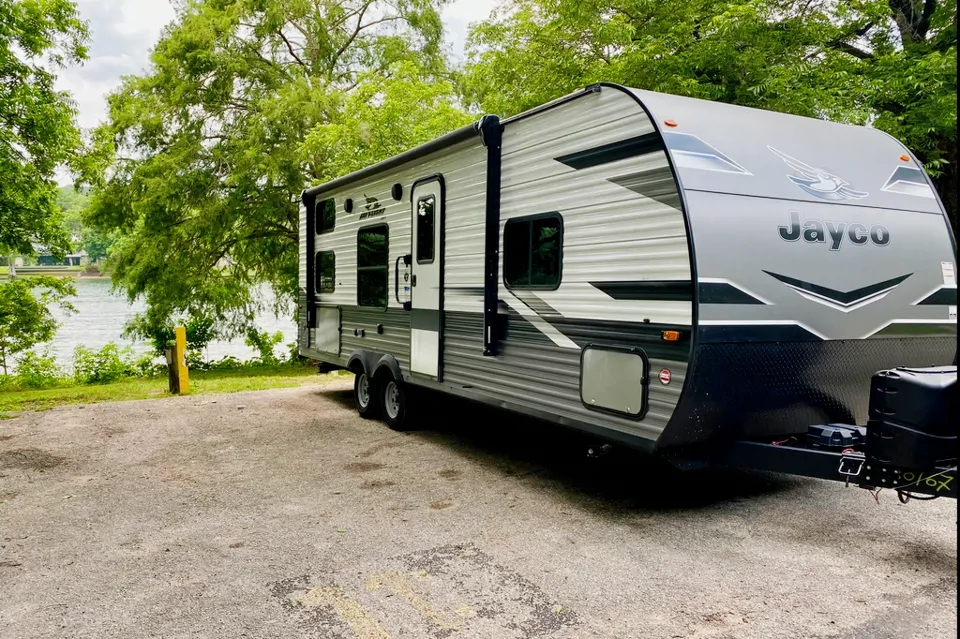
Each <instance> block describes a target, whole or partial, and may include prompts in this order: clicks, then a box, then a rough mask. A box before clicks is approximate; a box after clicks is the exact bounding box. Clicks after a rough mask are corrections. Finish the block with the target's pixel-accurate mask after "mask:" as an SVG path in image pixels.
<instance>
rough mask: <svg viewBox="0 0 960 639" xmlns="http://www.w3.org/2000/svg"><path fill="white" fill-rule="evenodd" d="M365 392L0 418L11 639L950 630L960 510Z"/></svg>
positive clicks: (3, 605) (0, 621)
mask: <svg viewBox="0 0 960 639" xmlns="http://www.w3.org/2000/svg"><path fill="white" fill-rule="evenodd" d="M350 383H351V381H350V380H349V379H347V378H342V379H340V378H335V379H334V382H333V383H332V384H329V385H326V386H323V387H320V386H313V387H303V388H295V389H283V390H272V391H262V392H253V393H240V394H234V395H222V396H204V397H183V398H174V399H164V400H154V401H141V402H123V403H113V404H102V405H95V406H87V407H70V408H60V409H56V410H51V411H48V412H43V413H32V414H25V415H23V416H21V417H18V418H16V419H13V420H7V421H0V637H3V638H4V639H7V638H9V639H20V638H24V639H25V638H28V637H71V638H74V637H96V638H97V639H107V638H112V637H117V638H123V639H129V638H133V637H231V638H233V637H258V638H260V637H263V638H266V637H284V638H291V637H317V638H334V637H345V638H352V637H356V638H358V639H399V638H413V637H430V638H438V639H439V638H444V637H450V638H461V637H476V638H483V639H513V638H520V637H544V638H546V637H549V638H554V639H561V638H562V639H573V638H583V637H605V638H606V637H611V638H612V637H621V638H624V639H626V638H631V639H633V638H643V639H648V638H649V639H654V638H659V637H665V638H674V637H697V638H707V637H710V638H721V637H723V638H729V637H736V638H738V639H739V638H748V639H749V638H763V639H769V638H774V637H789V638H820V637H837V638H843V639H884V638H888V637H917V638H922V639H938V638H946V637H954V636H956V635H955V628H956V624H957V529H956V521H957V506H956V502H955V501H950V500H937V501H934V502H931V503H917V502H913V503H910V504H908V505H901V504H899V503H898V502H897V499H896V497H895V496H894V495H892V494H890V493H881V494H880V500H879V504H878V503H875V502H874V500H873V498H871V496H870V495H869V494H868V493H867V492H866V491H862V490H859V489H854V488H849V489H845V488H843V487H842V486H840V485H834V484H829V483H826V482H818V481H814V480H803V479H795V478H784V477H777V476H769V475H760V474H736V473H701V474H696V475H678V474H676V473H672V472H668V471H665V470H664V469H662V468H660V467H658V466H656V465H654V464H651V463H650V460H648V459H646V458H644V457H642V456H639V455H636V454H633V453H629V452H621V451H615V452H614V453H612V454H610V455H608V456H606V457H603V458H601V459H587V458H586V456H585V454H584V452H585V444H586V443H588V442H587V441H586V440H583V439H581V438H580V437H579V436H576V435H573V434H569V433H566V432H562V431H559V432H558V430H557V429H555V428H550V427H545V426H543V425H540V424H537V423H533V422H530V421H525V420H517V419H513V418H509V417H506V416H503V415H501V414H498V413H494V412H489V411H487V410H485V409H479V408H477V407H474V406H470V405H464V404H459V403H454V402H447V401H444V402H440V401H439V400H437V401H436V404H435V407H436V409H435V411H434V412H433V414H432V415H431V416H428V417H425V418H424V422H423V429H422V430H420V431H417V432H413V433H407V434H400V433H394V432H392V431H390V430H389V429H387V428H386V427H385V426H384V425H383V424H381V423H379V422H374V421H366V420H362V419H360V418H359V417H357V415H356V412H355V411H354V410H353V407H352V400H351V393H350ZM467 419H469V420H470V421H472V422H476V423H478V424H483V426H482V427H473V428H468V427H467V426H466V424H465V423H464V422H465V421H467Z"/></svg>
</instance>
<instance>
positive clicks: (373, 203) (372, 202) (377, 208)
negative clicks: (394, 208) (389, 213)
mask: <svg viewBox="0 0 960 639" xmlns="http://www.w3.org/2000/svg"><path fill="white" fill-rule="evenodd" d="M363 197H364V199H365V200H366V201H367V203H366V204H365V205H364V207H363V208H365V209H366V210H365V211H363V212H362V213H361V214H360V219H361V220H365V219H367V218H370V217H376V216H378V215H383V214H384V213H386V209H384V208H383V205H382V204H380V200H378V199H377V198H375V197H370V196H369V195H367V194H366V193H364V194H363Z"/></svg>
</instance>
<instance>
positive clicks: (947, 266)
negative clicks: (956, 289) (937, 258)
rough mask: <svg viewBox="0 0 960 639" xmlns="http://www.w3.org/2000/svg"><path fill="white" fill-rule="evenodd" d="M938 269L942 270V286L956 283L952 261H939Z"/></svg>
mask: <svg viewBox="0 0 960 639" xmlns="http://www.w3.org/2000/svg"><path fill="white" fill-rule="evenodd" d="M940 270H941V271H942V272H943V285H944V286H956V285H957V274H956V272H955V271H954V270H953V262H940Z"/></svg>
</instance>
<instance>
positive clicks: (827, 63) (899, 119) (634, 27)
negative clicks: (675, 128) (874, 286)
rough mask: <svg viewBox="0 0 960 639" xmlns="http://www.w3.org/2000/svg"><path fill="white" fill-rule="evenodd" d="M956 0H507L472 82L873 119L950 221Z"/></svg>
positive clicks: (499, 106) (487, 105)
mask: <svg viewBox="0 0 960 639" xmlns="http://www.w3.org/2000/svg"><path fill="white" fill-rule="evenodd" d="M956 9H957V4H956V0H674V1H672V2H663V1H661V0H506V1H505V2H504V4H503V5H502V6H501V8H500V9H499V10H498V11H497V12H496V13H495V14H494V15H493V16H492V17H491V18H490V19H489V20H487V21H485V22H483V23H481V24H480V25H478V26H477V27H476V28H475V29H474V30H473V31H472V33H471V36H470V39H469V42H468V64H467V66H466V68H465V70H464V80H463V87H464V94H465V95H466V97H467V99H468V101H469V102H470V103H471V104H473V105H474V106H476V107H479V108H482V109H484V110H487V111H492V112H496V113H501V114H510V113H515V112H517V111H520V110H523V109H525V108H528V107H531V106H533V105H535V104H539V103H542V102H545V101H547V100H550V99H552V98H555V97H557V96H558V95H562V94H563V93H566V92H569V91H572V90H574V89H577V88H579V87H583V86H585V85H587V84H590V83H593V82H597V81H602V80H607V81H613V82H620V83H623V84H627V85H630V86H635V87H639V88H645V89H651V90H655V91H664V92H668V93H676V94H681V95H689V96H693V97H698V98H706V99H711V100H720V101H724V102H729V103H733V104H741V105H746V106H753V107H760V108H765V109H772V110H778V111H784V112H789V113H796V114H799V115H806V116H816V117H828V118H831V119H836V120H840V121H846V122H853V123H861V124H862V123H872V125H873V126H876V127H878V128H881V129H884V130H886V131H888V132H890V133H892V134H893V135H894V136H896V137H898V138H900V139H901V140H903V141H904V142H905V143H906V144H907V145H908V146H909V147H910V148H911V149H912V150H914V151H915V152H916V153H917V154H918V156H919V157H920V159H921V160H922V161H923V162H924V163H925V164H926V166H927V168H928V170H929V171H930V173H931V174H932V175H933V177H934V181H935V183H936V185H937V187H938V190H939V192H940V195H941V197H942V198H943V199H944V203H945V205H946V206H947V209H948V211H949V213H950V216H951V219H952V221H953V223H954V227H956V212H957V199H956V198H957V109H956V100H957V60H956V43H957V32H956V13H957V10H956Z"/></svg>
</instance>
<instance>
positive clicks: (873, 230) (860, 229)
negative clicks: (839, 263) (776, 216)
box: [779, 212, 890, 251]
mask: <svg viewBox="0 0 960 639" xmlns="http://www.w3.org/2000/svg"><path fill="white" fill-rule="evenodd" d="M779 230H780V239H782V240H785V241H787V242H796V241H797V240H799V239H800V238H801V237H802V238H803V241H804V242H810V243H811V244H815V243H823V244H826V243H827V242H829V243H830V250H831V251H839V250H840V245H841V244H843V241H844V239H848V240H850V242H851V243H853V244H856V245H857V246H863V245H864V244H866V243H867V242H872V243H873V244H875V245H877V246H886V245H887V244H889V243H890V231H888V230H887V227H885V226H884V225H883V224H874V225H872V226H871V227H870V228H869V229H868V228H867V227H866V225H864V224H860V223H859V222H854V223H853V224H848V223H846V222H831V221H829V220H815V219H807V220H804V221H803V223H802V224H801V222H800V214H799V213H796V212H793V213H790V225H789V226H781V227H779Z"/></svg>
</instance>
